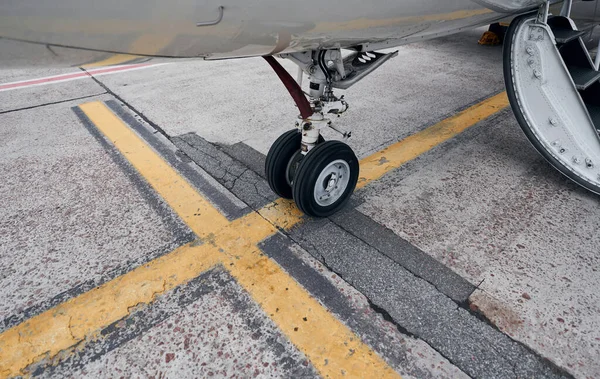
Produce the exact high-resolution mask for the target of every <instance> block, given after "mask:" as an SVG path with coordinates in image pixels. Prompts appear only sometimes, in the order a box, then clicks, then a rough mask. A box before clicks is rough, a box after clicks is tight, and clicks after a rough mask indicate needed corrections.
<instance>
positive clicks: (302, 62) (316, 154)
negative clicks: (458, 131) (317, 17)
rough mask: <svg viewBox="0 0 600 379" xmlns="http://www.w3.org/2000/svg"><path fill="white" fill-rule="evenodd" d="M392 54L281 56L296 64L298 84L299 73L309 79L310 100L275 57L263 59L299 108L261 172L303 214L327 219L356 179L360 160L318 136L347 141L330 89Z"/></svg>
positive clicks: (342, 104) (341, 103) (340, 102)
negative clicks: (336, 121)
mask: <svg viewBox="0 0 600 379" xmlns="http://www.w3.org/2000/svg"><path fill="white" fill-rule="evenodd" d="M395 55H396V53H390V54H379V53H372V52H371V53H362V54H359V53H353V54H350V55H349V56H347V57H345V58H343V57H342V54H341V52H340V51H339V50H320V51H312V52H310V51H309V52H303V53H294V54H286V55H282V57H284V58H288V59H290V60H292V61H293V62H294V63H296V64H297V65H298V66H299V68H300V79H299V81H301V78H302V74H303V73H306V74H307V75H308V77H309V80H310V86H309V94H308V95H309V99H307V98H306V96H305V94H304V92H303V91H302V89H301V87H300V84H299V83H297V82H296V81H295V80H294V79H293V78H292V77H291V76H290V74H289V73H288V72H287V71H286V70H285V69H283V67H281V65H280V64H279V62H277V61H276V60H275V58H273V57H271V56H269V57H264V59H265V60H266V61H267V62H268V63H269V64H270V65H271V67H272V68H273V70H274V71H275V73H276V74H277V75H278V76H279V78H280V79H281V81H282V83H283V84H284V85H285V87H286V89H287V90H288V92H289V93H290V95H291V96H292V98H293V99H294V101H295V102H296V105H297V106H298V109H299V110H300V116H299V117H298V119H297V121H296V129H293V130H290V131H288V132H286V133H284V134H282V135H281V136H280V137H279V138H278V139H277V140H276V141H275V143H273V145H272V146H271V149H270V150H269V153H268V154H267V159H266V162H265V173H266V177H267V181H268V183H269V186H270V187H271V189H272V190H273V192H275V193H276V194H277V195H279V196H281V197H283V198H287V199H292V198H293V199H294V201H295V202H296V205H297V206H298V208H299V209H300V210H301V211H302V212H304V213H305V214H307V215H309V216H314V217H327V216H330V215H332V214H333V213H335V212H337V211H338V210H340V209H341V208H342V207H343V206H344V205H345V204H346V203H347V201H348V200H349V199H350V196H351V195H352V193H353V191H354V188H355V187H356V183H357V181H358V173H359V165H358V158H357V157H356V155H355V154H354V152H353V151H352V149H351V148H350V147H349V146H348V145H346V144H345V143H343V142H340V141H327V142H325V141H324V139H323V137H322V136H321V129H323V128H325V127H329V128H331V129H333V130H334V131H336V132H338V133H340V134H341V135H342V136H343V137H344V138H349V137H350V133H349V132H345V131H343V130H340V129H338V128H336V127H334V126H333V121H332V119H331V118H333V117H339V116H340V115H341V114H342V113H344V112H345V111H346V110H347V109H348V103H347V102H346V101H345V100H344V98H343V96H342V97H341V98H337V97H336V96H335V95H334V94H333V88H343V89H346V88H348V87H350V86H351V85H353V84H354V83H356V82H358V81H359V80H361V79H362V78H364V77H365V76H366V75H368V74H369V73H371V72H372V71H374V70H375V69H376V68H378V67H380V66H381V65H382V64H383V63H384V62H386V61H387V60H388V59H389V58H392V57H393V56H395ZM364 57H367V58H368V59H367V58H364ZM357 62H358V63H357Z"/></svg>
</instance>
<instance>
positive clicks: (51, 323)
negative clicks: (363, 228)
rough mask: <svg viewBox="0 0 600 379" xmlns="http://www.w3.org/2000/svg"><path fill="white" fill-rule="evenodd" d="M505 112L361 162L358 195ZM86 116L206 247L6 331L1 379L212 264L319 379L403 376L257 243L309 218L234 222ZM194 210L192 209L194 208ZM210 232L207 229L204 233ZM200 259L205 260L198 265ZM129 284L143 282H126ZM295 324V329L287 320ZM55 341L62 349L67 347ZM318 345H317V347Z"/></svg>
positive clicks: (181, 251)
mask: <svg viewBox="0 0 600 379" xmlns="http://www.w3.org/2000/svg"><path fill="white" fill-rule="evenodd" d="M507 105H508V100H507V98H506V93H501V94H498V95H495V96H493V97H491V98H489V99H487V100H485V101H483V102H482V103H479V104H477V105H474V106H472V107H470V108H468V109H466V110H464V111H462V112H460V113H458V114H457V115H455V116H452V117H450V118H449V119H446V120H444V121H442V122H440V123H437V124H435V125H433V126H431V127H429V128H427V129H425V130H423V131H421V132H418V133H416V134H414V135H412V136H410V137H408V138H406V139H405V140H402V141H400V142H398V143H396V144H393V145H391V146H390V147H388V148H386V149H384V150H382V151H381V152H378V153H375V154H373V155H371V156H370V157H367V158H365V159H364V160H363V161H361V171H362V174H361V176H360V179H359V185H358V187H359V188H361V187H364V186H365V185H366V184H368V183H369V182H372V181H374V180H376V179H378V178H380V177H382V176H383V175H385V174H386V173H387V172H389V171H392V170H393V169H395V168H397V167H399V166H400V165H402V164H403V163H405V162H407V161H409V160H411V159H414V158H416V157H417V156H419V155H421V154H423V153H425V152H426V151H428V150H430V149H432V148H433V147H435V146H437V145H439V144H441V143H443V142H445V141H447V140H449V139H451V138H452V137H454V136H456V135H458V134H459V133H461V132H462V131H464V130H466V129H467V128H469V127H471V126H473V125H475V124H476V123H478V122H479V121H482V120H484V119H486V118H488V117H489V116H491V115H493V114H495V113H497V112H499V111H500V110H502V109H504V108H505V107H506V106H507ZM80 109H81V110H82V111H83V112H84V113H85V114H86V115H87V116H88V118H89V119H90V120H91V121H92V122H93V123H94V124H95V125H96V127H98V129H100V131H101V132H102V133H103V134H104V135H105V136H106V137H107V138H108V139H110V140H111V141H112V142H113V144H114V145H115V146H116V147H117V148H118V149H119V150H120V151H121V152H122V153H123V154H124V155H125V156H126V158H127V159H128V160H129V161H130V162H131V164H132V165H133V166H134V167H135V168H136V169H137V170H138V172H139V173H140V174H141V175H142V176H144V178H145V179H146V180H147V181H148V182H149V184H150V185H151V186H152V187H154V188H155V190H156V191H157V192H158V193H159V194H160V195H161V196H162V197H163V199H164V200H165V202H167V204H169V206H171V207H172V209H173V210H174V211H175V212H176V213H177V214H178V215H179V216H180V217H181V218H182V220H183V221H184V222H185V223H186V224H187V225H188V226H189V227H190V229H192V231H194V232H195V233H196V235H198V236H199V237H200V238H201V239H202V240H203V241H204V242H208V243H206V244H204V245H201V246H195V245H194V243H191V244H188V245H184V246H182V247H180V248H178V249H176V250H174V251H173V252H171V253H169V254H166V255H164V256H162V257H160V258H157V259H155V260H153V261H151V262H149V263H148V264H146V265H144V266H141V267H138V268H137V269H134V270H132V271H130V272H129V273H127V274H125V275H123V276H121V277H117V278H115V279H113V280H111V281H110V282H107V283H105V284H104V285H102V286H101V287H98V288H96V289H94V290H91V291H89V292H86V293H84V294H82V295H80V296H78V297H76V298H74V299H71V300H69V301H68V302H66V303H64V304H61V305H59V306H57V307H55V308H52V309H50V310H48V311H46V312H44V313H42V314H40V315H38V316H35V317H33V318H31V319H29V320H27V321H26V322H24V323H22V324H19V325H17V326H15V327H13V328H11V329H9V330H7V331H5V332H3V333H2V334H0V361H2V362H8V364H7V365H5V366H4V368H3V369H2V371H0V375H1V376H2V377H8V376H11V375H20V374H22V373H23V370H24V369H25V368H26V367H27V366H28V365H30V364H32V363H34V362H36V361H39V360H40V359H43V358H46V357H53V356H55V355H56V354H58V353H59V352H60V351H61V350H64V349H66V348H68V347H70V346H73V345H75V344H77V343H80V342H81V341H83V340H85V339H86V338H90V336H93V334H94V333H97V332H98V330H100V329H101V328H102V327H106V326H108V325H109V324H110V323H112V322H114V321H116V320H118V319H121V318H124V317H126V316H127V315H128V314H129V313H130V311H131V310H132V309H133V308H135V307H136V306H138V305H141V304H146V303H150V302H152V301H153V299H154V298H155V297H156V296H158V295H160V294H161V293H164V292H165V291H168V290H170V289H173V288H174V287H176V286H178V285H181V284H183V283H186V282H187V281H189V280H191V279H193V278H194V277H196V276H198V275H200V274H201V273H202V272H204V271H206V270H207V269H208V268H210V267H207V266H211V265H212V266H214V265H216V264H223V265H224V266H225V267H226V268H227V269H228V270H229V272H230V273H231V274H232V276H234V277H235V278H236V280H237V281H238V282H239V283H240V285H242V286H243V287H244V288H245V289H246V290H247V291H248V292H249V293H250V295H251V296H252V297H253V298H254V299H255V301H257V302H258V303H259V304H260V306H261V308H262V309H263V310H264V311H265V312H266V313H267V314H269V316H270V317H271V318H272V319H273V321H274V322H275V323H276V324H277V326H278V327H279V328H280V329H281V330H282V332H283V333H284V334H285V335H286V336H287V337H288V338H289V339H290V341H291V342H292V343H293V344H294V345H296V346H297V347H298V348H299V349H300V350H301V351H302V352H304V353H305V354H306V355H307V357H308V358H309V359H310V360H311V362H312V363H313V365H314V366H315V368H316V369H317V370H318V371H319V372H320V373H321V374H322V375H323V376H329V375H339V374H341V373H342V372H345V373H346V374H352V373H355V374H360V373H364V372H365V370H369V372H379V373H380V375H378V376H381V377H383V376H386V377H388V376H397V375H398V374H397V373H396V372H394V371H393V370H392V369H391V367H390V366H388V365H387V363H386V362H384V361H383V360H382V359H381V358H380V357H379V356H378V355H377V354H376V353H375V352H374V351H373V350H371V348H370V347H368V346H366V345H365V344H364V343H363V342H362V341H360V339H359V338H358V337H357V336H356V335H355V334H354V333H353V332H352V331H351V330H349V329H348V327H346V326H345V325H344V324H342V323H341V322H340V321H339V320H338V319H336V318H335V317H334V316H333V315H332V314H331V313H330V311H328V310H327V309H326V308H324V307H323V306H322V305H321V304H319V302H318V301H317V300H316V299H314V298H313V297H312V296H311V295H310V294H309V293H308V292H307V291H306V290H305V289H304V288H303V287H301V286H300V284H299V283H298V282H296V281H295V280H294V279H293V278H292V277H290V276H289V275H288V274H286V273H285V272H284V271H283V270H282V269H281V267H280V266H279V265H278V264H277V263H275V262H274V261H273V260H271V259H270V258H268V257H267V256H265V255H264V254H263V253H262V252H261V251H260V249H259V248H258V246H257V244H258V243H259V242H261V241H262V240H264V239H266V238H267V237H269V236H271V235H273V234H275V233H276V232H277V228H279V229H290V228H291V227H293V226H294V225H296V224H298V223H299V222H300V221H301V220H302V218H303V216H302V215H301V214H300V212H299V211H298V210H297V209H295V207H294V206H293V203H292V202H291V201H287V200H283V199H279V200H276V201H275V202H273V203H272V204H269V205H267V206H265V207H263V208H262V209H260V210H258V211H257V212H253V213H250V214H248V215H246V216H244V217H242V218H240V219H238V220H235V221H233V222H229V221H228V220H227V219H226V218H225V217H224V216H222V215H221V214H220V213H219V212H218V211H217V210H216V209H215V208H213V207H212V206H211V205H210V203H208V201H207V200H206V199H204V198H203V197H202V196H201V195H200V194H199V193H198V192H197V191H195V189H194V188H193V187H192V186H191V185H190V184H189V183H187V181H186V180H185V179H184V178H182V177H181V176H179V174H178V173H177V172H175V171H174V170H173V168H171V167H170V166H169V165H168V164H167V163H166V162H165V161H164V160H163V159H162V158H161V157H159V156H158V155H157V153H155V152H154V151H153V150H152V149H151V148H150V147H149V146H148V145H146V144H145V143H144V142H143V141H142V140H141V139H140V138H139V137H138V136H137V135H136V134H135V133H134V132H133V131H132V130H131V129H130V128H128V127H127V126H126V125H125V123H124V122H123V121H121V120H120V119H119V118H118V117H117V116H115V115H114V113H112V112H111V111H110V110H109V109H108V108H107V107H106V106H105V105H104V104H103V103H101V102H93V103H87V104H83V105H81V106H80ZM365 169H366V173H365V171H364V170H365ZM190 204H195V205H196V206H195V207H193V208H192V207H189V205H190ZM186 205H187V206H186ZM265 220H266V221H268V222H266V221H265ZM207 225H208V226H209V228H208V229H207V228H206V227H205V226H207ZM215 233H216V234H215ZM200 254H201V255H202V256H203V258H204V259H203V260H198V259H197V258H198V255H200ZM180 255H183V256H184V261H185V259H187V261H185V262H186V263H187V264H186V265H183V266H182V265H180V262H178V261H177V260H176V259H175V260H174V257H180ZM180 259H182V258H180ZM190 259H191V262H189V261H190ZM165 261H168V264H167V266H168V267H170V268H171V269H172V270H173V271H171V273H170V274H171V275H166V274H167V273H169V272H168V271H163V270H162V267H161V266H163V265H162V263H163V262H165ZM188 262H189V263H188ZM157 266H158V267H159V269H158V270H157V271H155V272H154V275H152V274H153V273H152V269H153V268H154V269H155V270H156V267H157ZM199 266H201V267H199ZM182 268H185V272H187V273H188V275H194V276H191V277H189V276H186V275H183V274H182V273H181V272H180V271H181V269H182ZM130 278H133V279H136V280H137V282H136V281H135V280H134V281H132V282H129V280H128V279H130ZM130 283H135V285H137V286H138V291H131V290H130V288H128V287H127V285H128V284H130ZM282 283H286V284H287V287H285V290H282V288H283V287H277V286H280V285H281V284H282ZM120 284H124V285H123V286H120ZM123 289H127V290H128V291H123ZM111 290H113V291H117V292H118V294H117V295H113V297H114V296H119V295H121V294H125V295H124V296H123V295H121V296H123V298H122V299H121V304H123V303H127V304H128V306H126V307H125V313H123V306H121V307H118V306H116V303H115V302H114V301H110V291H111ZM106 295H109V296H106ZM139 295H141V296H139ZM290 299H294V302H293V303H290V301H289V300H290ZM99 305H104V307H105V308H103V309H104V310H105V312H104V313H103V312H99V308H98V306H99ZM308 316H310V317H308ZM301 318H302V319H304V318H305V319H307V320H308V319H309V320H310V322H306V321H305V322H304V323H302V322H300V321H299V320H300V319H301ZM295 319H297V320H298V322H297V323H293V322H290V320H295ZM315 336H320V337H321V338H315ZM61 338H62V339H61ZM57 341H62V345H61V343H57ZM316 341H321V343H320V344H318V345H317V344H316ZM334 341H335V342H334ZM332 342H333V343H332ZM65 345H66V346H65ZM325 357H327V358H326V359H325Z"/></svg>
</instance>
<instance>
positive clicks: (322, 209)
mask: <svg viewBox="0 0 600 379" xmlns="http://www.w3.org/2000/svg"><path fill="white" fill-rule="evenodd" d="M338 159H342V160H344V161H346V163H348V166H349V167H350V180H349V181H348V186H347V187H346V190H345V191H344V192H343V194H342V196H340V198H339V199H338V200H337V201H336V202H335V203H333V204H331V205H329V206H322V205H319V204H318V203H317V201H316V200H315V198H314V189H315V185H316V182H317V179H318V177H319V175H320V173H321V172H322V171H323V170H324V169H325V167H326V166H327V165H328V164H329V163H331V162H333V161H336V160H338ZM358 174H359V165H358V158H356V155H355V154H354V152H353V151H352V149H351V148H350V146H348V145H346V144H345V143H343V142H340V141H327V142H324V143H320V144H318V145H317V146H315V147H314V148H313V149H312V150H310V151H309V152H308V154H306V157H304V159H303V160H302V162H300V166H299V167H298V170H297V172H296V178H295V179H294V184H293V186H292V187H293V194H294V201H295V202H296V205H297V206H298V208H299V209H300V210H301V211H302V212H304V213H305V214H307V215H309V216H313V217H328V216H331V215H332V214H334V213H336V212H337V211H339V210H340V209H341V208H342V207H343V206H344V205H346V203H347V202H348V200H349V199H350V196H352V193H353V192H354V188H356V182H357V181H358Z"/></svg>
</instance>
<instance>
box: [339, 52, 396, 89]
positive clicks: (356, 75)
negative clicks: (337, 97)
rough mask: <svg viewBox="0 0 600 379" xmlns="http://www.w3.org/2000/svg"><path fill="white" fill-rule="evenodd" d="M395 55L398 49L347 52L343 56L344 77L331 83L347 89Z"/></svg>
mask: <svg viewBox="0 0 600 379" xmlns="http://www.w3.org/2000/svg"><path fill="white" fill-rule="evenodd" d="M396 55H398V51H394V52H392V53H387V54H384V53H377V52H374V51H364V52H358V51H357V52H353V53H351V54H349V55H348V56H346V57H345V58H344V71H345V72H346V77H345V78H343V79H340V80H336V81H334V82H333V83H332V84H333V87H335V88H339V89H348V88H349V87H350V86H352V85H353V84H356V82H358V81H359V80H361V79H362V78H364V77H365V76H367V75H369V74H370V73H371V72H373V71H375V69H377V68H378V67H380V66H381V65H382V64H384V63H385V62H387V61H388V60H389V59H390V58H393V57H395V56H396Z"/></svg>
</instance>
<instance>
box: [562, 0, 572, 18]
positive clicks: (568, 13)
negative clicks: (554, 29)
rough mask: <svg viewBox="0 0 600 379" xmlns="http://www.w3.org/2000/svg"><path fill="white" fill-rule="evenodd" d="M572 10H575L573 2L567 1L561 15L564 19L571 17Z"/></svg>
mask: <svg viewBox="0 0 600 379" xmlns="http://www.w3.org/2000/svg"><path fill="white" fill-rule="evenodd" d="M571 8H573V0H565V1H564V2H563V6H562V8H561V9H560V15H561V16H563V17H571Z"/></svg>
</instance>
